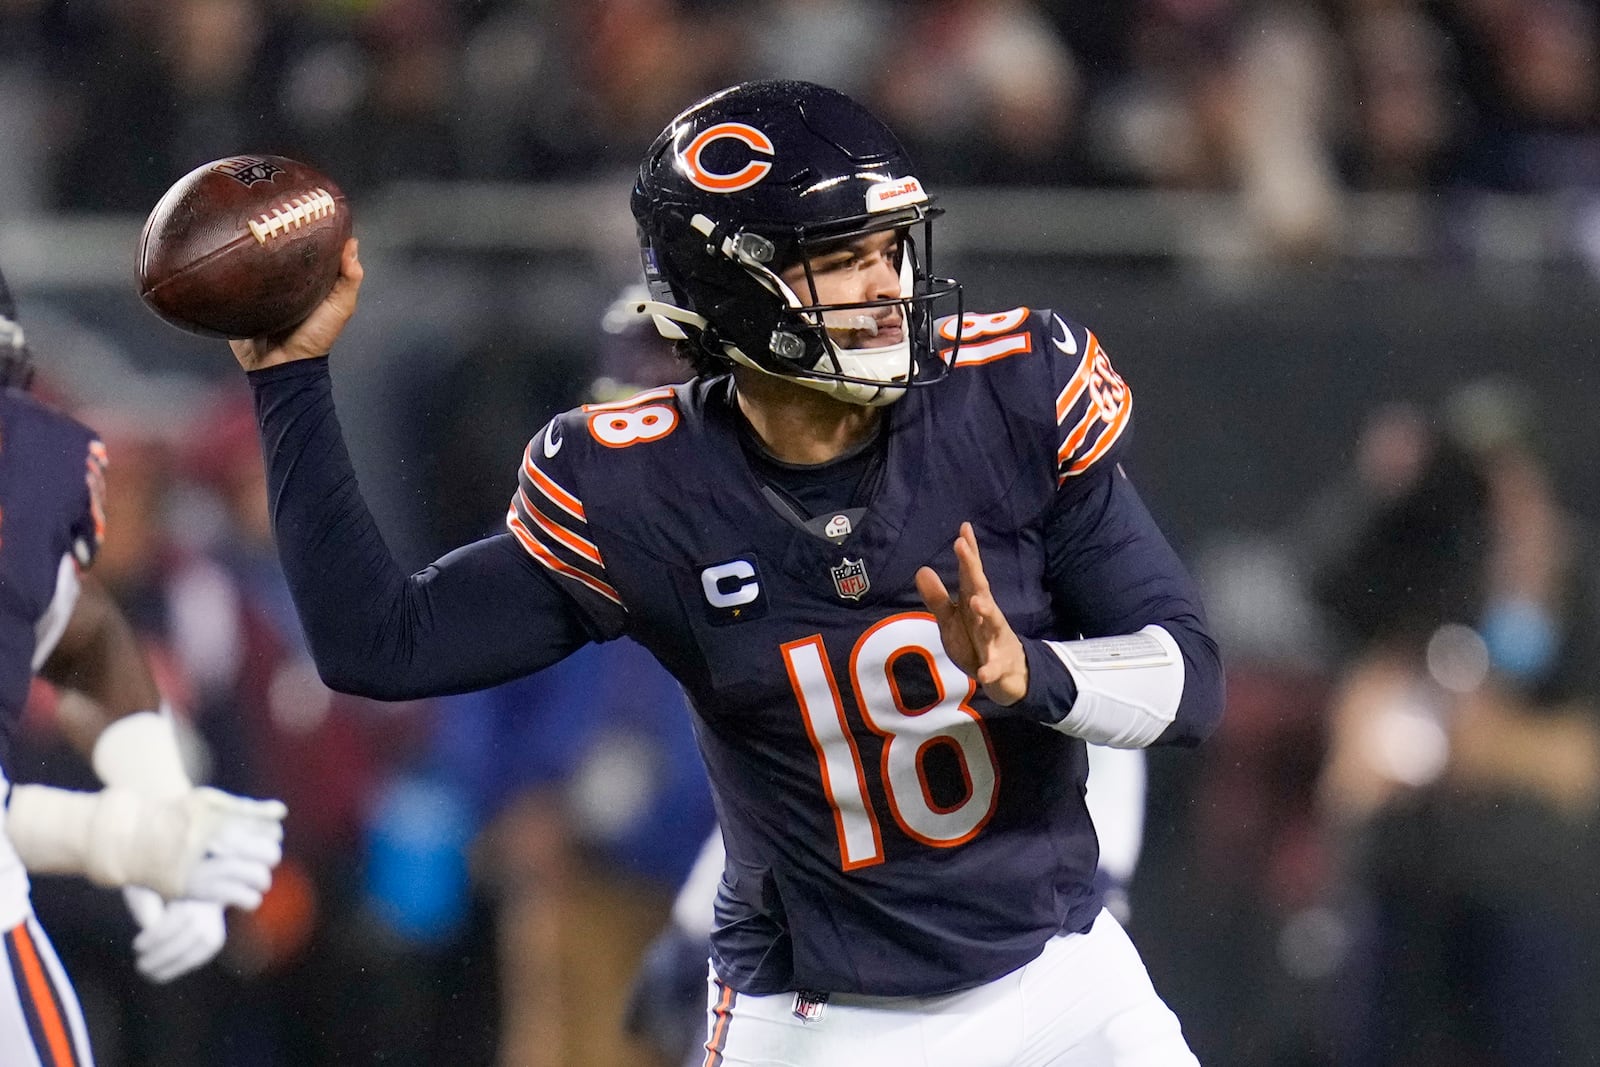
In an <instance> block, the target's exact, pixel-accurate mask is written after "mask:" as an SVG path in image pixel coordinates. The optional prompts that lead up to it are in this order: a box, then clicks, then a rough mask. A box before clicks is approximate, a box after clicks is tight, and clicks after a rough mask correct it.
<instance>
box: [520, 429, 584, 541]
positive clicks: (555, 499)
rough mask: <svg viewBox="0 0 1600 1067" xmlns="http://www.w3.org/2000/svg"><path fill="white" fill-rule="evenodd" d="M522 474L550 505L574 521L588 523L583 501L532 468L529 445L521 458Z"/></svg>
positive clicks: (541, 472) (546, 475)
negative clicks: (548, 499)
mask: <svg viewBox="0 0 1600 1067" xmlns="http://www.w3.org/2000/svg"><path fill="white" fill-rule="evenodd" d="M522 473H523V474H526V475H527V476H528V480H529V481H530V482H532V483H533V484H534V486H535V487H537V488H538V490H539V492H541V493H543V494H544V495H545V496H547V497H549V498H550V503H552V504H554V505H555V506H556V507H558V508H560V509H561V510H562V511H565V512H566V513H567V514H568V515H571V516H572V517H573V518H575V519H578V520H581V521H583V522H588V521H589V520H588V518H587V517H586V516H585V515H584V513H583V501H581V500H579V499H578V498H577V497H575V496H573V495H572V494H571V493H569V492H567V491H566V490H565V489H563V488H561V487H560V486H559V485H557V484H556V483H555V480H554V479H553V478H551V477H550V476H549V475H548V474H546V473H545V472H544V471H542V470H540V469H539V468H538V467H536V466H534V463H533V446H532V445H531V444H530V445H529V446H528V451H527V453H526V455H524V456H523V458H522Z"/></svg>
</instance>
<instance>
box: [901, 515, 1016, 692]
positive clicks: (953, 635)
mask: <svg viewBox="0 0 1600 1067" xmlns="http://www.w3.org/2000/svg"><path fill="white" fill-rule="evenodd" d="M955 550H956V565H957V566H958V567H959V568H960V598H959V599H958V600H952V599H951V598H950V592H949V590H948V589H946V588H945V584H944V581H943V580H942V579H940V577H939V575H938V574H937V573H936V572H935V571H934V570H933V568H932V567H923V568H922V569H921V570H919V571H917V578H916V581H917V592H918V593H920V594H921V595H922V602H923V603H924V604H926V605H927V606H928V610H929V611H931V612H933V617H934V618H935V619H937V620H938V621H939V638H940V640H942V641H943V642H944V651H945V654H946V655H947V656H949V657H950V660H951V662H953V663H954V664H955V665H956V666H957V667H960V668H961V669H962V670H963V671H966V672H967V674H968V676H970V677H972V678H974V679H976V680H977V683H978V684H979V685H980V686H982V687H983V694H984V696H986V697H988V698H989V699H990V700H992V701H994V702H995V703H996V704H999V705H1000V706H1001V707H1010V706H1011V705H1012V704H1015V703H1016V702H1017V701H1019V700H1021V699H1022V698H1023V697H1024V696H1026V695H1027V692H1028V659H1027V656H1025V655H1024V654H1023V651H1022V639H1021V638H1019V637H1018V636H1017V634H1016V631H1015V630H1013V629H1011V623H1009V622H1007V621H1006V616H1005V612H1003V611H1001V610H1000V605H999V604H996V603H995V600H994V595H993V594H992V593H991V592H990V591H989V579H988V578H987V577H985V576H984V573H983V560H982V558H981V557H980V556H979V555H978V537H977V535H976V534H974V533H973V532H972V523H970V522H964V523H962V524H961V533H960V535H959V536H958V537H957V538H956V542H955Z"/></svg>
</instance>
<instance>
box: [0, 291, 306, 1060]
mask: <svg viewBox="0 0 1600 1067" xmlns="http://www.w3.org/2000/svg"><path fill="white" fill-rule="evenodd" d="M31 378H32V365H31V361H30V359H29V352H28V348H27V345H26V342H25V339H24V336H23V333H22V329H21V327H20V326H19V325H18V324H17V318H16V307H15V304H14V302H13V300H12V298H11V294H10V291H9V289H8V288H7V286H6V284H5V279H4V277H3V276H0V593H3V596H0V768H3V767H4V766H5V764H6V763H8V762H9V760H8V756H9V748H10V742H11V739H12V736H13V734H14V731H15V730H16V729H17V728H18V724H19V722H20V719H21V715H22V710H23V705H24V703H25V702H26V699H27V695H28V690H29V686H30V683H31V681H32V679H33V677H34V675H35V674H37V675H39V676H40V677H43V678H45V679H47V680H48V681H50V682H52V683H54V684H55V685H56V687H57V688H58V689H59V690H61V691H63V692H64V693H72V694H76V695H78V696H80V697H82V698H84V699H87V700H88V701H91V702H92V703H93V705H95V706H96V708H97V709H100V710H103V711H104V712H105V713H106V715H108V716H109V717H111V720H112V721H111V722H110V723H109V725H106V726H105V727H104V728H103V729H101V730H100V731H99V732H98V735H97V737H96V739H95V741H94V742H93V749H92V752H91V754H90V755H91V760H92V763H93V765H94V768H95V771H96V772H97V773H98V774H99V776H100V778H101V780H102V781H103V782H104V783H105V786H106V787H105V788H104V789H102V790H101V791H99V792H97V793H84V792H77V791H72V790H65V789H56V788H52V787H49V786H44V785H22V784H18V785H11V784H9V779H8V776H7V775H6V774H5V773H4V772H3V771H0V790H4V794H5V813H4V832H3V833H0V931H3V934H0V938H3V940H4V943H5V952H4V955H3V956H0V1063H5V1064H17V1065H19V1067H31V1065H41V1067H56V1065H63V1067H65V1065H70V1064H76V1065H87V1064H89V1063H91V1062H92V1056H91V1053H90V1050H89V1047H88V1039H87V1035H86V1032H85V1029H84V1024H83V1018H82V1013H81V1012H80V1011H79V1008H78V1003H77V998H76V995H75V994H74V992H73V990H72V986H71V984H70V982H69V981H68V979H67V977H66V975H65V974H64V972H63V971H62V968H61V964H60V962H59V961H58V960H57V958H56V955H55V952H54V950H53V949H52V948H51V946H50V942H49V939H48V938H47V937H46V936H45V934H44V931H43V930H42V929H40V927H39V924H38V922H37V921H36V920H35V919H34V917H33V910H32V907H31V906H30V904H29V887H28V873H29V872H33V873H39V874H79V875H83V876H86V877H88V878H89V879H91V880H92V881H94V882H96V883H98V884H100V885H103V886H120V887H124V889H125V893H126V895H127V898H128V904H129V907H130V908H131V909H132V910H133V912H134V917H135V919H136V920H137V921H138V923H139V925H140V926H141V932H140V933H139V934H138V936H137V937H136V938H135V940H134V950H135V952H136V954H137V957H138V967H139V970H140V971H141V972H142V973H143V974H144V975H146V976H147V977H149V978H151V979H152V980H154V981H158V982H165V981H170V980H171V979H173V978H175V977H177V976H178V975H180V974H183V973H186V972H188V971H190V970H193V969H194V968H195V967H198V966H200V965H201V964H203V963H205V962H207V961H208V960H210V959H211V958H212V957H214V956H215V955H216V953H217V952H218V951H219V950H220V949H221V947H222V944H223V941H224V938H225V928H224V923H223V908H224V907H225V906H228V905H232V906H235V907H240V908H245V909H253V908H254V907H256V905H258V904H260V902H261V898H262V894H263V893H265V892H266V890H267V888H268V886H269V884H270V882H271V877H272V868H273V867H274V866H275V865H276V864H277V862H278V857H279V854H280V848H281V846H280V841H281V839H282V829H281V823H282V820H283V816H284V809H283V806H282V805H281V804H279V803H277V802H276V801H256V800H249V799H245V798H243V797H236V796H232V795H230V794H227V793H222V792H219V791H217V790H214V789H206V788H196V787H195V786H193V785H192V784H191V782H190V781H189V777H188V774H187V773H186V772H185V770H184V768H183V763H182V760H181V758H180V752H179V747H178V739H177V735H176V733H175V732H174V729H173V723H172V719H171V718H170V712H168V711H166V710H165V709H163V708H162V706H161V699H160V693H159V692H158V691H157V689H156V685H155V682H154V680H153V679H152V677H151V673H150V669H149V666H148V664H147V663H146V661H145V659H144V657H143V653H142V651H141V649H140V647H139V644H138V641H137V639H136V638H135V636H134V633H133V631H132V629H131V628H130V627H129V625H128V623H127V621H126V619H125V618H124V617H123V615H122V614H121V612H120V611H119V610H118V608H117V606H116V604H115V603H114V602H113V601H112V599H111V597H110V596H109V595H108V594H107V593H106V591H105V590H104V588H103V587H102V586H100V585H99V584H97V583H96V582H95V581H94V580H93V579H92V577H91V576H90V575H89V573H88V572H87V569H88V567H89V566H90V565H91V564H92V563H93V562H94V558H95V553H96V551H97V550H98V549H99V547H100V544H101V538H102V536H103V532H104V515H103V513H102V510H101V498H102V495H103V494H102V486H103V479H104V477H105V463H106V455H105V449H104V448H103V447H102V446H101V443H100V441H99V440H98V438H96V436H95V435H94V433H93V432H92V431H90V430H89V429H87V428H86V427H84V426H82V425H80V424H79V423H77V422H75V421H74V420H72V419H70V418H68V417H67V416H65V415H63V414H61V413H59V412H57V411H55V410H53V409H51V408H49V407H47V406H46V405H44V404H43V403H41V402H40V401H38V400H37V399H35V398H34V397H33V396H32V395H30V394H29V393H28V392H27V387H28V384H29V382H30V379H31Z"/></svg>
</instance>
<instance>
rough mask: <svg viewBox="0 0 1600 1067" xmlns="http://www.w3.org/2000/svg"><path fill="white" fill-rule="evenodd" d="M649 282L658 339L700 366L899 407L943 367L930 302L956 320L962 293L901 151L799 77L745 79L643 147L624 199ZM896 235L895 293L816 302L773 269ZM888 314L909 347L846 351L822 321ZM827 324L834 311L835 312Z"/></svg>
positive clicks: (886, 134) (881, 131)
mask: <svg viewBox="0 0 1600 1067" xmlns="http://www.w3.org/2000/svg"><path fill="white" fill-rule="evenodd" d="M632 207H633V217H634V219H635V220H636V221H637V222H638V225H639V239H640V244H641V246H642V252H643V256H644V268H645V280H646V281H647V282H648V283H649V287H650V291H651V296H652V299H651V300H650V301H648V302H643V303H641V304H640V305H639V310H641V311H647V312H650V313H651V314H653V315H654V316H655V322H656V326H657V328H658V329H659V330H660V331H661V333H662V334H663V335H664V336H667V337H670V338H674V339H678V340H685V341H688V342H689V343H690V344H691V345H693V346H694V347H693V354H694V361H695V364H696V367H697V369H701V370H708V369H711V368H713V367H716V366H719V365H726V363H727V362H728V361H734V362H739V363H743V364H746V365H748V366H752V367H754V368H756V369H758V370H761V371H765V372H767V373H770V374H778V375H782V376H785V377H789V378H792V379H794V380H796V381H800V382H802V383H804V384H806V385H809V386H812V387H814V388H817V389H821V390H822V391H824V392H827V393H830V394H831V395H834V396H836V397H838V398H840V399H842V400H847V401H849V402H851V403H857V404H883V403H888V402H890V401H892V400H895V399H897V398H898V397H900V396H901V395H903V393H904V388H905V387H906V386H908V385H921V384H926V383H928V382H932V381H937V380H938V379H940V378H942V377H944V375H945V373H946V372H947V370H948V366H947V363H946V361H945V360H943V359H941V358H940V357H939V355H938V348H937V345H936V341H935V338H934V333H933V327H934V311H933V308H932V305H933V303H934V301H936V300H942V299H945V298H950V300H951V301H952V307H951V308H950V310H951V311H954V312H956V313H957V314H959V312H960V293H961V287H960V286H959V285H957V284H956V283H955V282H953V281H950V280H949V279H946V278H935V277H933V276H932V275H931V273H930V271H931V267H930V263H929V261H930V258H931V247H930V246H931V241H932V233H933V226H932V223H933V219H934V218H935V217H937V215H938V214H939V211H938V209H936V208H934V207H933V203H932V199H931V198H930V197H929V196H928V194H927V192H926V191H925V190H924V189H923V187H922V183H921V182H920V181H918V180H917V177H916V174H915V172H914V171H913V170H912V167H911V164H910V161H909V160H908V159H907V157H906V153H905V150H904V149H903V148H902V147H901V146H900V142H899V141H898V140H897V139H896V138H895V136H894V134H893V133H891V132H890V131H889V129H888V127H886V126H885V125H884V124H883V123H881V122H879V121H878V120H877V119H876V118H875V117H873V116H872V115H871V114H870V113H869V112H868V111H867V110H866V109H865V108H863V107H862V106H861V105H860V104H857V103H856V102H855V101H854V100H852V99H850V98H849V97H847V96H845V95H844V94H842V93H839V92H836V91H834V90H832V89H828V88H824V87H823V86H820V85H813V84H811V83H809V82H797V81H762V82H747V83H745V84H743V85H736V86H734V87H733V88H730V89H724V90H723V91H721V92H718V93H715V94H713V95H711V96H709V97H707V98H706V99H704V100H702V101H700V102H699V103H697V104H694V105H693V106H691V107H690V108H689V109H688V110H686V111H684V112H683V113H682V114H680V115H679V116H678V117H677V118H675V119H673V120H672V121H671V122H670V123H668V124H667V128H666V129H665V130H663V131H662V132H661V135H660V136H659V137H657V138H656V140H655V143H654V144H652V145H651V146H650V150H649V152H648V153H647V154H646V156H645V159H644V163H643V164H642V165H641V167H640V168H639V180H638V183H637V184H636V185H635V186H634V190H633V200H632ZM884 231H896V232H897V233H898V234H899V235H900V237H901V241H900V246H899V247H900V277H901V286H900V293H899V295H898V297H890V298H886V299H877V300H869V301H864V302H860V303H853V304H822V303H820V302H819V301H818V299H817V293H816V288H815V281H814V279H813V278H812V277H811V273H810V270H809V266H808V267H807V270H806V279H807V284H809V285H811V292H810V293H809V294H803V293H796V292H795V291H794V290H793V289H792V288H791V287H790V286H788V285H786V284H785V283H784V282H783V280H782V279H781V278H780V277H779V274H780V273H781V272H782V271H783V270H785V269H786V268H789V267H791V266H794V265H796V264H807V263H808V260H809V258H810V256H812V255H814V254H815V253H816V252H817V251H818V250H819V249H820V248H823V247H826V246H830V245H836V244H837V243H839V242H843V241H850V240H854V239H856V238H859V237H863V236H866V235H869V234H875V233H880V232H884ZM886 306H898V307H899V309H900V311H901V313H902V317H903V321H904V323H905V339H904V340H903V341H902V342H901V343H899V344H896V345H889V346H884V347H877V348H845V347H841V346H840V345H839V344H838V343H837V342H836V341H834V340H833V339H831V338H830V337H829V333H828V327H827V324H826V322H825V317H827V320H828V321H832V322H835V323H837V322H839V321H841V320H840V318H839V316H840V315H849V314H850V313H851V312H854V313H856V317H857V319H859V317H860V316H861V315H862V314H863V313H866V312H869V311H870V310H871V309H873V308H881V307H886ZM830 316H831V317H830Z"/></svg>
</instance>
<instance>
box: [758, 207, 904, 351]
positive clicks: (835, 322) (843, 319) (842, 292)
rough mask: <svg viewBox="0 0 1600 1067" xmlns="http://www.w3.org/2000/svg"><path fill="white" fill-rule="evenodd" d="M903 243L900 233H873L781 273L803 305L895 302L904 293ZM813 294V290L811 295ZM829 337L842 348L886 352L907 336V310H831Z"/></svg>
mask: <svg viewBox="0 0 1600 1067" xmlns="http://www.w3.org/2000/svg"><path fill="white" fill-rule="evenodd" d="M903 247H904V245H903V242H902V240H901V234H900V232H899V231H897V230H889V231H884V232H882V233H869V234H866V235H864V236H861V237H857V238H853V239H852V240H849V241H843V242H840V243H838V244H835V245H824V246H823V247H822V248H821V249H819V250H818V251H816V252H813V253H812V255H811V258H810V263H809V266H810V275H811V276H810V278H809V279H807V277H806V267H807V264H805V263H796V264H795V265H794V266H792V267H788V268H786V269H785V270H783V271H781V272H780V273H779V277H781V278H782V279H783V280H784V281H785V282H786V283H787V284H788V286H789V288H790V289H792V290H794V292H795V293H796V295H798V296H799V297H800V299H801V300H802V301H805V302H807V303H812V304H859V303H864V302H866V301H869V300H894V299H896V298H897V297H899V296H900V295H901V292H900V256H901V252H902V249H903ZM813 290H814V291H813ZM823 320H824V321H825V322H826V323H827V326H828V336H829V337H831V338H832V339H833V343H834V344H836V345H838V346H839V347H840V348H882V347H884V346H886V345H893V344H899V343H900V342H901V341H902V340H904V338H905V312H904V308H903V307H902V306H901V305H899V304H889V305H886V306H884V307H873V308H856V309H851V310H844V311H830V312H826V313H825V314H824V315H823Z"/></svg>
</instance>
